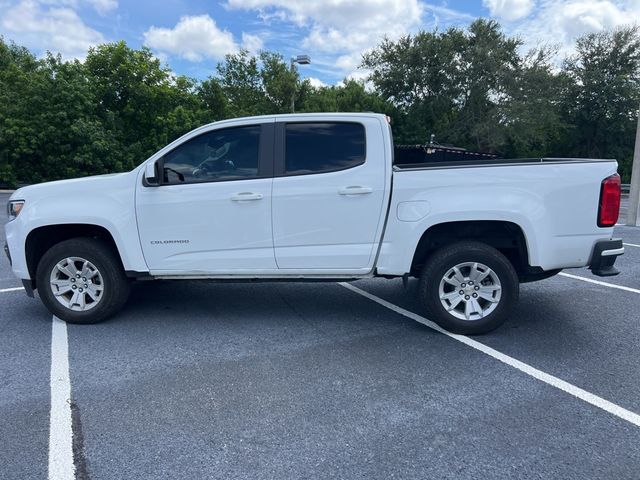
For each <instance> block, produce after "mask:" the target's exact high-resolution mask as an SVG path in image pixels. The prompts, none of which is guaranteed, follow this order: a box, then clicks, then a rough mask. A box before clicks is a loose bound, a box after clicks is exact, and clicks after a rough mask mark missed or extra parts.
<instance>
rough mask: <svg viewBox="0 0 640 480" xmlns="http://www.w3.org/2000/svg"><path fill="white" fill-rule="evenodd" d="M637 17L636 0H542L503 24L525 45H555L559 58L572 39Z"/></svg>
mask: <svg viewBox="0 0 640 480" xmlns="http://www.w3.org/2000/svg"><path fill="white" fill-rule="evenodd" d="M639 18H640V2H638V1H637V0H636V1H628V2H626V1H613V0H572V1H568V2H567V1H562V0H545V1H543V2H541V5H540V8H538V9H537V10H536V12H535V13H534V14H533V15H531V16H530V17H528V18H526V19H523V20H521V21H518V22H514V23H513V24H510V25H508V26H507V29H506V31H507V33H509V34H515V35H519V36H520V37H521V38H522V39H523V40H524V42H525V46H526V47H527V48H530V47H533V46H536V45H538V44H540V43H547V44H552V45H558V46H559V47H560V57H563V56H566V55H570V54H571V53H572V52H573V48H574V46H575V40H576V39H577V38H578V37H580V36H582V35H585V34H588V33H594V32H599V31H602V30H607V29H613V28H616V27H620V26H623V25H629V24H632V23H634V22H636V21H637V19H639Z"/></svg>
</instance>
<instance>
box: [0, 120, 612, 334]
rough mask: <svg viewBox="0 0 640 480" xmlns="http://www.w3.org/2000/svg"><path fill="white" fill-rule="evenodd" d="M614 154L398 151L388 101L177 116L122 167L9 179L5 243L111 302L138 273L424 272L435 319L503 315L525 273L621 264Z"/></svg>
mask: <svg viewBox="0 0 640 480" xmlns="http://www.w3.org/2000/svg"><path fill="white" fill-rule="evenodd" d="M616 169H617V164H616V162H615V161H614V160H589V159H557V158H553V159H546V158H543V159H540V158H538V159H520V160H501V159H497V160H477V161H470V162H453V163H451V162H450V163H446V162H445V163H434V164H430V163H425V164H409V165H407V164H403V165H400V164H394V145H393V139H392V134H391V127H390V125H389V122H388V119H387V117H385V116H384V115H380V114H373V113H321V114H298V115H272V116H262V117H251V118H239V119H233V120H225V121H221V122H215V123H212V124H209V125H205V126H203V127H200V128H198V129H196V130H193V131H192V132H189V133H187V134H186V135H184V136H182V137H181V138H179V139H178V140H176V141H174V142H172V143H171V144H169V145H167V146H166V147H164V148H163V149H161V150H160V151H159V152H157V153H156V154H154V155H153V156H151V157H150V158H149V159H147V160H146V161H145V162H144V163H142V164H141V165H140V166H139V167H137V168H136V169H134V170H133V171H131V172H127V173H119V174H113V175H101V176H95V177H88V178H81V179H74V180H64V181H57V182H50V183H44V184H40V185H33V186H29V187H25V188H21V189H19V190H17V191H16V192H15V193H14V194H13V195H12V196H11V199H10V202H9V204H8V213H9V218H10V221H9V223H8V224H7V225H6V228H5V232H6V237H7V246H6V247H5V250H6V252H7V255H9V259H10V261H11V262H12V268H13V272H14V273H15V275H17V277H18V278H20V279H22V282H23V284H24V286H25V289H26V291H27V293H28V294H29V295H31V296H33V291H34V290H35V289H37V290H38V292H39V296H40V298H41V299H42V301H43V302H44V304H45V305H46V306H47V308H48V309H49V310H50V311H51V312H52V313H53V314H54V315H56V316H57V317H59V318H61V319H63V320H66V321H67V322H72V323H93V322H97V321H100V320H103V319H105V318H106V317H108V316H109V315H112V314H113V313H114V312H116V311H117V310H118V309H120V308H121V307H122V306H123V305H124V304H125V302H126V300H127V296H128V292H129V285H130V282H131V281H132V280H134V279H136V280H140V279H215V280H230V281H240V280H283V279H286V280H291V281H300V280H331V281H336V280H342V281H349V280H357V279H362V278H370V277H384V278H396V277H403V278H404V279H407V278H408V277H409V276H414V277H419V278H420V286H419V296H420V300H421V302H422V303H423V305H424V307H425V309H426V311H427V312H428V315H429V316H430V318H431V319H432V320H434V321H436V322H437V323H438V324H440V325H441V326H442V327H444V328H446V329H448V330H451V331H454V332H459V333H465V334H477V333H483V332H487V331H489V330H492V329H494V328H496V327H497V326H499V325H500V324H501V323H503V322H504V321H505V319H506V318H507V317H508V315H509V312H510V310H511V309H512V307H513V306H514V304H515V302H516V301H517V299H518V293H519V283H520V282H528V281H534V280H541V279H544V278H548V277H550V276H552V275H555V274H556V273H558V272H559V271H560V270H561V269H564V268H572V267H584V266H589V267H590V268H591V270H592V271H593V273H595V274H596V275H602V276H604V275H615V274H617V273H618V272H617V270H616V269H615V268H614V266H613V264H614V262H615V259H616V257H617V256H618V255H622V253H623V252H624V248H623V246H622V241H621V240H619V239H612V234H613V226H614V225H615V223H616V221H617V218H618V209H619V204H620V177H619V176H618V175H617V173H616Z"/></svg>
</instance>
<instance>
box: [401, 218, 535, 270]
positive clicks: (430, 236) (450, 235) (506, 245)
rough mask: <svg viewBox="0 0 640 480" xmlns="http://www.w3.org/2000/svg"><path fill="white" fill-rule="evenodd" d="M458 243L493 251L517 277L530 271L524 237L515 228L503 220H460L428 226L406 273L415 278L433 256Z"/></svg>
mask: <svg viewBox="0 0 640 480" xmlns="http://www.w3.org/2000/svg"><path fill="white" fill-rule="evenodd" d="M462 240H476V241H479V242H482V243H486V244H487V245H490V246H492V247H494V248H496V249H497V250H499V251H500V252H502V253H503V254H504V255H505V256H506V257H507V258H508V259H509V261H510V262H511V264H512V265H513V266H514V268H515V270H516V272H518V273H519V274H520V273H524V272H526V271H528V270H529V268H530V267H529V265H530V263H529V260H530V252H529V249H528V247H527V240H526V236H525V234H524V231H523V229H522V228H521V227H520V226H519V225H518V224H516V223H514V222H509V221H503V220H464V221H454V222H444V223H438V224H435V225H432V226H430V227H429V228H428V229H427V230H426V231H425V232H424V233H423V234H422V236H421V237H420V240H419V241H418V244H417V246H416V249H415V251H414V254H413V258H412V261H411V269H410V273H411V274H412V275H415V276H418V275H419V274H420V271H421V270H422V266H423V265H424V263H425V262H426V260H427V259H428V258H429V256H430V255H431V254H432V253H433V252H435V251H436V250H437V249H438V248H440V247H442V246H444V245H448V244H451V243H454V242H458V241H462Z"/></svg>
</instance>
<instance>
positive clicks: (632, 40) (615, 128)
mask: <svg viewBox="0 0 640 480" xmlns="http://www.w3.org/2000/svg"><path fill="white" fill-rule="evenodd" d="M638 32H639V30H638V27H625V28H620V29H617V30H613V31H603V32H600V33H593V34H589V35H586V36H584V37H581V38H580V39H578V41H577V44H576V54H575V55H574V56H572V57H570V58H569V59H567V61H566V62H565V64H564V71H565V72H566V75H567V76H568V78H569V80H570V82H569V83H568V86H567V88H566V90H565V96H564V106H565V115H566V117H567V121H568V122H569V123H570V125H571V130H570V135H569V139H568V141H567V145H566V150H565V151H566V153H567V154H570V155H573V156H583V157H598V158H603V157H609V158H617V159H618V161H619V162H620V171H621V173H622V174H623V177H625V178H626V179H628V178H629V176H630V172H631V170H630V169H631V161H632V156H633V142H634V134H635V128H636V121H637V113H636V112H637V108H638V104H639V103H640V38H639V36H638Z"/></svg>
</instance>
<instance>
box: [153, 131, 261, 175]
mask: <svg viewBox="0 0 640 480" xmlns="http://www.w3.org/2000/svg"><path fill="white" fill-rule="evenodd" d="M259 145H260V126H257V125H255V126H249V127H235V128H225V129H222V130H214V131H211V132H208V133H204V134H202V135H199V136H197V137H195V138H192V139H191V140H189V141H188V142H186V143H183V144H182V145H180V146H179V147H177V148H175V149H174V150H172V151H171V152H169V153H168V154H166V155H165V156H164V182H165V183H169V184H179V183H192V182H209V181H213V180H234V179H242V178H251V177H257V176H258V151H259Z"/></svg>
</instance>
